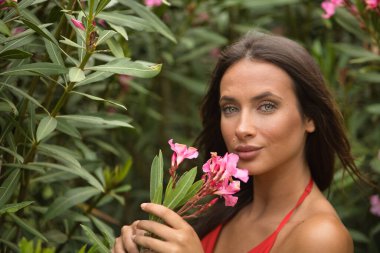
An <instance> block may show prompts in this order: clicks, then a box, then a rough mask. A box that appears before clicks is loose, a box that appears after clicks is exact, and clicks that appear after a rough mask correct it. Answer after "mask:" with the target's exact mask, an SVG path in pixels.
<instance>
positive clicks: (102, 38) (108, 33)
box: [96, 30, 117, 45]
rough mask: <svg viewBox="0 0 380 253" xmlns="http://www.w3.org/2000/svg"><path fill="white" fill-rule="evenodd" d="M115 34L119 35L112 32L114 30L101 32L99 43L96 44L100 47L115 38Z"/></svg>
mask: <svg viewBox="0 0 380 253" xmlns="http://www.w3.org/2000/svg"><path fill="white" fill-rule="evenodd" d="M115 34H117V32H115V31H112V30H104V31H100V33H99V38H98V41H97V42H96V44H97V45H100V44H102V43H104V42H106V41H107V40H108V39H109V38H112V37H113V36H115Z"/></svg>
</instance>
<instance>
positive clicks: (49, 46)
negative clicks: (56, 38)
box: [44, 38, 65, 66]
mask: <svg viewBox="0 0 380 253" xmlns="http://www.w3.org/2000/svg"><path fill="white" fill-rule="evenodd" d="M44 42H45V47H46V51H47V53H48V55H49V58H50V60H51V61H52V62H53V63H55V64H58V65H61V66H65V63H64V62H63V58H62V55H61V51H60V49H59V47H58V46H57V45H56V44H54V43H53V42H51V41H50V40H48V39H45V38H44Z"/></svg>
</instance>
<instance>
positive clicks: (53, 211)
mask: <svg viewBox="0 0 380 253" xmlns="http://www.w3.org/2000/svg"><path fill="white" fill-rule="evenodd" d="M99 193H100V191H99V190H98V189H96V188H94V187H79V188H74V189H70V190H68V191H67V192H66V193H65V195H64V196H61V197H58V198H56V199H55V201H54V202H53V203H52V204H51V205H50V207H49V209H48V210H47V212H46V213H45V219H46V220H50V219H52V218H54V217H57V216H58V215H61V214H63V213H64V212H65V211H66V210H68V209H69V208H71V207H73V206H75V205H77V204H80V203H83V202H85V201H87V200H88V199H89V198H91V197H93V196H95V195H97V194H99Z"/></svg>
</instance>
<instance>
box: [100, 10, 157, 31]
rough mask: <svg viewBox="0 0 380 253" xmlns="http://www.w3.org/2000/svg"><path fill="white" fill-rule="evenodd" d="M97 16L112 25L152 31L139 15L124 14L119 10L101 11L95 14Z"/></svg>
mask: <svg viewBox="0 0 380 253" xmlns="http://www.w3.org/2000/svg"><path fill="white" fill-rule="evenodd" d="M97 17H98V18H101V19H104V20H105V21H107V22H108V23H112V24H114V25H121V26H124V27H129V28H132V29H133V30H137V31H153V30H152V28H151V26H150V24H149V23H148V22H147V21H146V20H144V19H142V18H139V17H135V16H132V15H124V14H121V13H119V12H104V11H103V12H102V13H99V15H98V16H97Z"/></svg>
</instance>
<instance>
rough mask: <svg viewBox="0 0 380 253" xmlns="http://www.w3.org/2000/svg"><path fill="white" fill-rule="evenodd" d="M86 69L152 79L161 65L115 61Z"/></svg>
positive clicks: (122, 60)
mask: <svg viewBox="0 0 380 253" xmlns="http://www.w3.org/2000/svg"><path fill="white" fill-rule="evenodd" d="M86 69H90V70H97V71H104V72H112V73H116V74H123V75H129V76H135V77H141V78H152V77H154V76H156V75H157V74H158V73H160V71H161V64H155V65H146V64H142V63H140V62H133V61H130V60H128V59H116V60H113V61H111V62H108V63H107V64H104V65H98V66H94V67H87V68H86Z"/></svg>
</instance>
